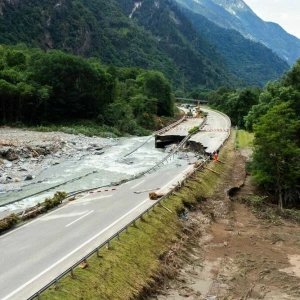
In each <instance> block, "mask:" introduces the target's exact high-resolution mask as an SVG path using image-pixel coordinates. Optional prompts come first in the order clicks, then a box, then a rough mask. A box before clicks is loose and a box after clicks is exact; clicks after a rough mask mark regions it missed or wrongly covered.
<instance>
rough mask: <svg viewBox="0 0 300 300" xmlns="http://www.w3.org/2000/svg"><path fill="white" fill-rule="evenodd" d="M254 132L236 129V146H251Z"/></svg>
mask: <svg viewBox="0 0 300 300" xmlns="http://www.w3.org/2000/svg"><path fill="white" fill-rule="evenodd" d="M253 139H254V134H253V133H250V132H248V131H245V130H238V134H237V146H238V148H252V147H253Z"/></svg>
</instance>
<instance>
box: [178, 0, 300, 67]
mask: <svg viewBox="0 0 300 300" xmlns="http://www.w3.org/2000/svg"><path fill="white" fill-rule="evenodd" d="M175 1H176V2H177V3H179V4H180V5H182V6H183V7H185V8H187V9H189V10H191V11H192V12H194V13H197V14H200V15H203V16H204V17H206V18H207V19H209V20H210V21H212V22H214V23H215V24H217V25H218V26H221V27H224V28H228V29H234V30H236V31H238V32H240V33H241V34H242V35H243V36H244V37H246V38H248V39H251V40H254V41H256V42H259V43H262V44H264V45H266V46H267V47H269V48H270V49H272V50H273V51H274V52H275V53H276V54H277V55H278V56H279V57H280V58H282V59H283V60H285V61H287V62H288V63H289V65H290V66H292V65H293V64H294V63H295V62H296V60H297V59H298V58H299V57H300V39H298V38H296V37H295V36H293V35H291V34H289V33H287V32H286V31H285V30H284V29H283V28H282V27H280V26H279V25H278V24H276V23H272V22H265V21H263V20H262V19H260V18H259V17H258V16H257V15H256V14H255V13H254V12H253V11H252V10H251V8H250V7H249V6H248V5H247V4H246V3H245V2H244V1H243V0H175ZM270 10H272V7H271V6H270Z"/></svg>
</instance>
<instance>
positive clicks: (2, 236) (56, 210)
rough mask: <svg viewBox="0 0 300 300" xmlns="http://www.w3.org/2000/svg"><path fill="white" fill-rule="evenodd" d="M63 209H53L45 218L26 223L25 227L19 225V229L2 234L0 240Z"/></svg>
mask: <svg viewBox="0 0 300 300" xmlns="http://www.w3.org/2000/svg"><path fill="white" fill-rule="evenodd" d="M63 208H66V206H63V207H60V208H58V209H55V210H54V211H52V212H50V213H47V215H45V216H43V217H40V218H37V219H35V220H33V221H31V222H28V223H27V224H25V225H21V226H20V227H19V228H16V229H13V230H12V231H10V232H8V233H6V234H4V235H1V236H0V239H2V238H4V237H6V236H8V235H10V234H12V233H15V232H17V231H19V230H20V229H22V228H25V227H28V226H29V225H31V224H33V223H36V222H37V221H40V220H43V219H44V218H45V217H48V216H50V215H52V214H54V213H56V212H58V211H59V210H61V209H63Z"/></svg>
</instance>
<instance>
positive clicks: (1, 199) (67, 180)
mask: <svg viewBox="0 0 300 300" xmlns="http://www.w3.org/2000/svg"><path fill="white" fill-rule="evenodd" d="M148 139H149V137H131V138H120V139H114V140H107V142H106V147H104V148H103V151H104V153H103V154H101V155H99V153H97V154H93V153H91V154H88V155H79V156H77V155H73V156H72V157H68V158H67V159H64V160H61V161H60V163H59V164H55V165H49V164H45V166H44V167H43V169H42V171H41V172H40V173H39V174H38V175H37V176H35V178H34V179H33V180H31V181H30V182H28V183H26V184H25V183H24V182H23V183H22V185H20V187H19V188H18V189H17V190H16V189H14V190H10V191H9V185H7V188H6V189H7V190H6V191H5V190H4V192H2V193H1V194H0V205H3V204H6V203H9V202H11V201H14V200H17V199H21V198H25V199H24V200H22V201H19V202H16V203H13V204H9V205H5V206H2V207H0V216H1V215H3V214H5V215H7V214H8V213H11V212H17V211H21V210H24V209H25V208H28V207H31V206H33V205H36V204H37V203H38V202H42V201H44V200H45V198H46V197H52V196H53V195H54V193H55V192H56V191H65V192H67V193H70V192H73V191H78V190H83V189H90V188H94V187H95V188H96V187H97V188H98V187H101V186H105V185H109V184H111V183H112V182H119V181H121V180H124V179H127V180H128V179H130V178H132V177H133V176H135V175H137V174H139V173H140V172H142V171H145V170H147V169H149V168H150V167H152V166H154V165H155V164H156V163H157V162H158V161H160V160H161V159H163V158H164V157H165V156H166V155H167V154H168V153H166V150H164V149H156V148H155V145H154V138H152V139H150V140H148ZM147 140H148V141H147ZM146 141H147V142H146ZM145 142H146V143H145ZM143 143H145V144H144V145H143V146H142V147H141V148H139V149H138V150H137V151H135V152H134V153H132V154H131V155H129V156H127V157H126V158H124V156H125V155H126V154H127V153H129V152H131V151H132V150H134V149H136V148H137V147H139V146H140V145H141V144H143ZM191 160H193V154H192V153H189V154H187V153H182V152H181V153H178V154H176V155H175V156H174V158H173V159H170V160H168V162H166V163H165V164H164V165H162V166H161V168H170V167H174V166H176V165H182V164H187V163H188V162H189V161H191ZM77 178H79V179H77ZM72 180H73V181H72ZM10 185H13V183H12V184H10ZM55 186H58V187H56V188H53V189H51V190H49V191H47V192H42V193H41V194H38V195H35V196H30V195H33V194H36V193H39V192H41V191H44V190H46V189H49V188H51V187H55Z"/></svg>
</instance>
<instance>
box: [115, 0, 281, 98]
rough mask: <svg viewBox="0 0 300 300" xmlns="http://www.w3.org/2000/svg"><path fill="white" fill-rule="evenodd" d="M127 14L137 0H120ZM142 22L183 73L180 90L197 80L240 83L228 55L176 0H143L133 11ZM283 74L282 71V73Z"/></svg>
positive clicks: (213, 85)
mask: <svg viewBox="0 0 300 300" xmlns="http://www.w3.org/2000/svg"><path fill="white" fill-rule="evenodd" d="M117 1H118V2H119V3H120V4H121V5H122V7H123V9H124V11H125V13H126V14H127V15H130V13H131V12H132V8H133V7H134V5H135V3H136V1H135V0H117ZM132 19H133V20H135V21H136V22H137V24H138V25H140V26H142V27H144V28H145V29H147V30H149V31H150V32H151V33H152V34H153V36H154V37H155V38H156V39H157V40H158V41H159V47H160V49H162V50H163V52H164V53H166V54H167V55H168V57H171V58H172V60H173V61H174V62H175V63H176V65H177V66H178V67H179V69H180V72H181V76H182V77H181V81H180V84H179V85H177V86H176V89H177V93H176V94H179V93H184V92H185V91H186V90H189V89H190V88H191V87H195V84H193V82H197V83H198V85H202V86H204V87H210V88H216V87H218V86H220V83H221V82H223V85H227V86H239V85H242V81H241V80H240V79H239V78H238V77H234V76H232V75H230V76H229V75H228V74H229V71H228V68H227V64H226V62H225V60H224V58H223V57H222V56H221V55H220V53H219V52H218V51H217V49H216V47H215V46H213V44H212V43H210V42H208V41H207V40H206V39H205V38H203V37H202V36H201V35H200V34H199V33H198V32H197V31H196V30H195V28H194V27H193V25H192V23H191V22H190V21H189V20H188V19H187V18H186V17H185V16H184V14H183V13H182V12H181V10H180V9H179V8H178V6H177V4H175V2H173V1H160V2H159V4H157V2H156V1H153V0H143V1H141V6H140V7H139V8H138V9H137V10H136V11H135V12H134V13H133V14H132ZM280 75H281V74H280Z"/></svg>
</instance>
